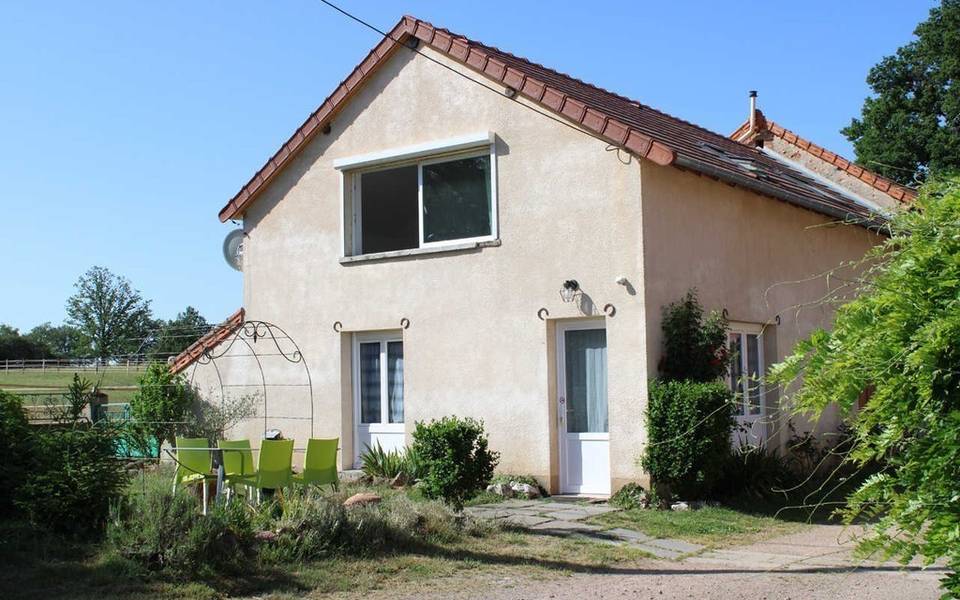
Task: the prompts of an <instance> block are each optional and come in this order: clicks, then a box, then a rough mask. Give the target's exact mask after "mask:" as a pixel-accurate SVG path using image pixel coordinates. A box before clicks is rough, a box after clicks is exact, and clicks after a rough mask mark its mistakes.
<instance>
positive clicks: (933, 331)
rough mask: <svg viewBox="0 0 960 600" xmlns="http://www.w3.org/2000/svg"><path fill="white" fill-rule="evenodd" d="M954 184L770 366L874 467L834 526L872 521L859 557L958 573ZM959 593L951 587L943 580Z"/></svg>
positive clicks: (959, 331)
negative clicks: (855, 287) (856, 291)
mask: <svg viewBox="0 0 960 600" xmlns="http://www.w3.org/2000/svg"><path fill="white" fill-rule="evenodd" d="M958 231H960V178H956V177H954V178H951V179H947V180H944V181H937V182H932V183H930V184H928V185H926V186H924V188H923V189H922V190H921V195H920V199H919V200H918V207H917V210H914V211H909V212H906V211H905V212H903V213H900V214H898V215H897V216H896V217H895V218H894V220H893V223H892V224H891V233H892V235H891V237H890V238H889V239H888V240H887V241H886V242H885V243H884V244H881V245H880V246H878V247H877V248H875V250H874V251H873V252H872V253H871V254H870V255H869V256H868V258H867V260H866V262H865V263H864V265H863V268H864V270H865V273H864V276H863V283H862V286H861V288H862V289H861V290H860V292H861V294H860V296H859V297H858V298H857V299H856V300H854V301H852V302H850V303H848V304H845V305H844V306H842V307H840V308H839V309H838V310H837V312H836V316H835V322H834V325H833V329H832V331H830V332H827V331H816V332H814V333H813V334H812V335H811V336H810V337H809V338H808V339H806V340H804V341H802V342H800V343H799V344H798V345H797V347H796V348H795V350H794V354H793V355H792V356H790V357H788V358H787V359H786V360H785V361H784V362H783V363H781V364H779V365H777V366H776V367H775V368H774V369H773V372H772V375H773V381H775V382H779V383H781V384H784V385H785V386H786V385H788V384H791V383H794V382H797V381H798V380H800V378H801V377H802V381H800V382H799V386H798V387H797V389H796V391H795V392H794V393H792V394H791V396H790V399H791V400H792V401H793V402H795V403H796V406H797V410H799V411H803V412H809V413H812V414H813V415H815V416H816V415H819V414H820V413H821V412H822V411H823V410H825V409H826V408H827V407H828V406H830V405H832V404H834V403H836V404H837V405H839V407H840V409H841V411H842V412H843V413H844V414H846V415H850V414H852V413H853V412H854V410H855V408H856V407H857V405H858V403H859V402H860V401H861V400H864V401H865V403H864V406H863V408H862V409H861V410H859V411H858V413H857V414H856V418H855V419H854V420H853V421H852V427H853V431H852V441H851V450H850V452H849V455H848V460H849V461H851V462H852V463H853V464H854V465H855V466H857V467H859V468H863V467H865V466H867V465H870V464H872V463H874V462H877V461H881V462H883V463H885V465H884V467H883V469H882V471H880V472H879V473H876V474H875V475H873V476H872V477H870V478H868V479H867V481H866V483H864V484H863V485H862V486H861V487H860V488H859V489H858V490H857V491H856V493H854V494H853V495H852V496H850V498H849V499H848V504H847V508H846V512H845V517H846V519H847V520H848V521H852V520H853V519H855V518H858V517H861V516H862V517H867V518H870V519H875V520H876V526H875V528H874V537H873V538H872V540H871V541H870V542H868V543H867V544H865V546H864V547H865V548H868V549H882V550H883V551H884V552H887V553H890V554H891V555H892V556H895V557H897V558H899V559H901V560H904V561H907V560H910V559H911V558H912V557H914V556H916V555H919V556H921V557H922V558H923V560H924V561H926V562H932V561H934V560H936V559H937V558H940V557H946V558H947V561H948V563H949V564H950V566H951V568H952V569H954V571H956V570H957V568H958V567H960V369H958V367H957V365H960V234H958ZM947 585H948V586H949V587H950V589H951V591H952V592H953V593H954V594H960V579H958V577H957V575H956V574H954V575H952V576H951V578H950V579H949V580H948V581H947Z"/></svg>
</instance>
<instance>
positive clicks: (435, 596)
mask: <svg viewBox="0 0 960 600" xmlns="http://www.w3.org/2000/svg"><path fill="white" fill-rule="evenodd" d="M502 518H505V517H502ZM854 533H857V531H856V530H851V529H845V528H843V527H840V526H832V525H813V526H811V527H809V528H806V529H805V530H804V531H802V532H799V533H794V534H789V535H785V536H780V537H776V538H773V539H770V540H767V541H763V542H757V543H753V544H748V545H744V546H733V547H731V548H729V549H723V550H709V551H706V552H703V553H701V554H699V555H696V556H690V557H687V558H683V559H681V560H660V559H648V560H644V561H640V562H638V563H637V564H635V565H624V566H614V567H610V568H608V569H598V572H593V573H583V572H572V573H571V572H564V571H562V569H560V570H558V572H557V574H556V576H552V577H544V576H543V575H542V574H538V575H536V576H529V575H525V574H522V573H516V572H502V571H501V572H496V573H477V574H476V575H470V574H458V575H457V576H456V577H451V578H440V579H436V580H431V581H430V582H429V583H427V584H425V585H424V586H422V587H420V588H418V589H417V590H415V591H414V590H409V591H408V590H397V589H391V590H384V591H383V592H365V593H364V595H363V598H364V600H387V599H389V600H441V599H442V600H474V599H483V600H541V599H542V600H581V599H583V598H593V599H601V600H627V599H631V600H632V599H643V600H646V599H650V600H654V599H655V600H689V599H691V598H696V599H700V598H705V599H714V598H716V599H727V598H757V599H765V600H801V599H802V600H863V599H868V598H869V599H871V600H915V599H917V600H924V599H930V600H935V599H937V598H939V597H940V594H941V593H942V592H943V590H941V589H940V588H939V583H938V579H939V578H940V577H943V576H944V574H945V573H944V570H943V569H941V568H930V569H920V568H919V567H918V566H916V565H911V566H909V567H901V566H899V565H891V564H886V563H885V564H878V563H871V562H861V561H857V560H855V559H853V558H852V556H851V554H850V551H851V548H852V545H853V544H852V539H851V537H852V535H853V534H854Z"/></svg>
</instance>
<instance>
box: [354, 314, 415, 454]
mask: <svg viewBox="0 0 960 600" xmlns="http://www.w3.org/2000/svg"><path fill="white" fill-rule="evenodd" d="M374 342H379V343H380V347H381V356H382V357H385V356H386V354H385V348H386V346H387V344H389V343H390V342H401V343H402V342H403V333H402V332H399V331H397V332H392V331H378V332H365V333H355V334H353V352H352V354H353V365H352V378H353V465H354V468H359V467H360V453H361V452H363V448H362V445H361V443H360V430H361V428H365V429H366V431H367V433H368V434H375V433H387V434H391V433H392V434H401V435H402V434H404V433H405V429H404V424H403V423H389V422H387V423H368V424H364V423H361V419H360V344H365V343H374ZM388 368H389V365H388V364H387V361H386V360H383V359H382V358H381V360H380V390H381V392H380V417H381V419H382V418H383V415H386V414H389V402H390V398H389V395H388V394H386V393H384V392H383V390H384V388H385V387H386V385H387V373H388ZM406 401H407V398H406V387H404V398H403V402H404V407H403V408H404V420H406V408H407V407H406Z"/></svg>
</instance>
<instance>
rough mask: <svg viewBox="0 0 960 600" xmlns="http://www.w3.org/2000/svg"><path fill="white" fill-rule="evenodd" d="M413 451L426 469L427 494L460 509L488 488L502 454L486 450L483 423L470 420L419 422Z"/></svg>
mask: <svg viewBox="0 0 960 600" xmlns="http://www.w3.org/2000/svg"><path fill="white" fill-rule="evenodd" d="M413 451H414V452H416V454H417V456H418V457H419V459H420V461H421V464H422V466H423V470H424V473H423V477H422V478H421V480H420V482H421V484H422V487H423V492H424V494H426V496H427V497H428V498H442V499H443V500H445V501H446V502H448V503H449V504H451V505H452V506H453V507H454V508H456V509H457V510H460V509H461V508H463V503H464V501H465V500H469V499H470V498H472V497H473V496H474V495H476V493H477V492H479V491H480V490H482V489H484V488H485V487H486V486H487V484H488V483H489V482H490V478H491V477H492V476H493V470H494V469H495V468H496V466H497V463H498V462H499V461H500V453H498V452H493V451H491V450H489V449H488V448H487V436H486V434H485V433H484V431H483V423H482V422H480V421H476V420H474V419H471V418H466V419H461V418H458V417H444V418H442V419H440V420H439V421H437V420H433V421H430V422H429V423H424V422H418V423H417V425H416V429H415V430H414V432H413Z"/></svg>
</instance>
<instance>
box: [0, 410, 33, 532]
mask: <svg viewBox="0 0 960 600" xmlns="http://www.w3.org/2000/svg"><path fill="white" fill-rule="evenodd" d="M34 445H35V436H34V431H33V429H32V428H31V427H30V423H29V422H28V421H27V415H26V413H25V412H24V410H23V404H22V402H21V400H20V398H19V397H17V396H14V395H13V394H8V393H6V392H4V391H0V517H3V516H6V515H8V514H10V513H11V512H12V511H13V509H14V504H13V501H14V497H15V496H16V493H17V490H18V488H19V487H20V486H21V485H22V484H23V482H24V481H25V480H26V477H27V475H28V474H29V473H32V472H33V471H34V470H35V469H36V461H35V454H34V451H35V448H34Z"/></svg>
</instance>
